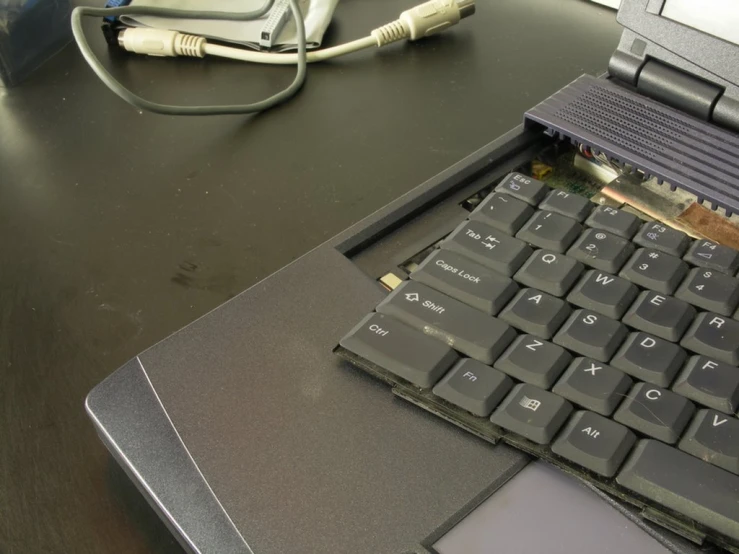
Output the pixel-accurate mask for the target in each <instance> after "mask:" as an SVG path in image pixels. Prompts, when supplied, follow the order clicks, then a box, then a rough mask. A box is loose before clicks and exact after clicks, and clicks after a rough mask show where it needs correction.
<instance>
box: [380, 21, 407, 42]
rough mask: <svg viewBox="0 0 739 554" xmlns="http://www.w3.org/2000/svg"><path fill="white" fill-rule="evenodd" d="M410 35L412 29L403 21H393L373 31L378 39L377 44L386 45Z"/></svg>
mask: <svg viewBox="0 0 739 554" xmlns="http://www.w3.org/2000/svg"><path fill="white" fill-rule="evenodd" d="M409 36H410V31H409V30H408V28H407V27H406V26H405V25H404V24H403V22H402V21H399V20H398V21H393V22H392V23H388V24H387V25H383V26H382V27H378V28H377V29H375V30H374V31H372V37H373V38H374V39H375V40H376V41H377V46H385V45H386V44H391V43H393V42H397V41H399V40H403V39H406V38H408V37H409Z"/></svg>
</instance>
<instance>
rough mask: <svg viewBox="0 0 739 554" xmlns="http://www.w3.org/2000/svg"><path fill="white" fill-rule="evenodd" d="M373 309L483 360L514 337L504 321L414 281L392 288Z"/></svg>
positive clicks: (497, 353)
mask: <svg viewBox="0 0 739 554" xmlns="http://www.w3.org/2000/svg"><path fill="white" fill-rule="evenodd" d="M377 311H378V312H379V313H381V314H386V315H390V316H393V317H395V318H397V319H399V320H400V321H402V322H403V323H405V324H406V325H409V326H410V327H413V328H415V329H418V330H419V331H422V332H423V333H425V334H426V335H429V336H431V337H434V338H436V339H438V340H440V341H442V342H444V343H446V344H448V345H449V346H451V347H452V348H454V349H456V350H458V351H459V352H461V353H463V354H466V355H467V356H469V357H470V358H475V359H476V360H479V361H481V362H483V363H486V364H492V363H493V361H495V359H496V358H497V357H498V356H500V354H501V353H502V352H503V350H505V348H506V347H507V346H508V345H509V344H510V343H511V342H512V341H513V339H514V338H516V332H515V331H514V330H513V328H512V327H510V326H509V325H508V324H507V323H504V322H502V321H500V320H499V319H495V318H494V317H491V316H489V315H486V314H484V313H482V312H481V311H479V310H476V309H475V308H471V307H470V306H467V305H465V304H463V303H462V302H459V301H458V300H454V299H453V298H450V297H449V296H446V295H445V294H442V293H440V292H438V291H435V290H434V289H432V288H430V287H427V286H426V285H423V284H421V283H416V282H414V281H406V282H404V283H403V284H402V285H400V286H399V287H398V288H396V289H395V290H394V291H393V292H392V293H390V295H389V296H388V297H387V298H385V300H383V301H382V302H381V303H380V305H379V306H377Z"/></svg>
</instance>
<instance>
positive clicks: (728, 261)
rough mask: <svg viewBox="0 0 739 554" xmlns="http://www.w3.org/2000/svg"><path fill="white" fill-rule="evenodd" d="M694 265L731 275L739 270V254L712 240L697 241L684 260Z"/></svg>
mask: <svg viewBox="0 0 739 554" xmlns="http://www.w3.org/2000/svg"><path fill="white" fill-rule="evenodd" d="M683 259H684V260H685V261H686V262H690V263H691V264H693V265H697V266H700V267H705V268H708V269H716V270H718V271H722V272H724V273H727V274H729V275H734V274H736V271H737V269H739V252H737V251H736V250H734V249H733V248H729V247H728V246H723V245H721V244H716V243H715V242H712V241H710V240H696V241H694V242H693V246H691V247H690V250H688V253H687V254H685V257H684V258H683Z"/></svg>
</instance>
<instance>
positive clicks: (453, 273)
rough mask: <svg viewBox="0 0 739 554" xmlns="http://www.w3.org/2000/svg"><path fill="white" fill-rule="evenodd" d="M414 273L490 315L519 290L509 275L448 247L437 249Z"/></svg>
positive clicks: (419, 279)
mask: <svg viewBox="0 0 739 554" xmlns="http://www.w3.org/2000/svg"><path fill="white" fill-rule="evenodd" d="M410 277H411V279H413V280H414V281H418V282H419V283H423V284H424V285H428V286H430V287H431V288H434V289H436V290H439V291H441V292H443V293H444V294H446V295H448V296H451V297H452V298H456V299H457V300H459V301H460V302H464V303H465V304H468V305H470V306H472V307H473V308H477V309H478V310H482V311H483V312H485V313H487V314H490V315H495V314H497V313H498V312H499V311H500V310H501V309H502V308H503V306H505V305H506V304H507V303H508V302H509V301H510V299H511V298H513V296H514V295H515V294H516V292H518V285H516V283H514V282H513V281H512V280H511V279H510V278H509V277H505V276H504V275H501V274H500V273H497V272H495V271H493V270H491V269H487V268H486V267H483V266H481V265H479V264H476V263H475V262H473V261H470V260H468V259H467V258H465V257H464V256H461V255H459V254H456V253H454V252H450V251H448V250H435V251H434V252H433V253H432V254H431V255H430V256H429V257H428V258H426V259H425V260H424V261H423V262H422V263H421V265H419V266H418V268H417V269H416V270H415V271H414V272H413V273H411V275H410Z"/></svg>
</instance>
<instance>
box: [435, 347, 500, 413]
mask: <svg viewBox="0 0 739 554" xmlns="http://www.w3.org/2000/svg"><path fill="white" fill-rule="evenodd" d="M511 388H513V381H512V380H511V378H510V377H508V376H507V375H503V374H502V373H501V372H500V371H497V370H495V369H493V368H492V367H490V366H487V365H485V364H483V363H480V362H478V361H477V360H473V359H471V358H465V359H463V360H460V361H459V362H458V363H457V364H456V365H455V366H454V367H453V368H452V370H451V371H450V372H449V373H447V374H446V375H445V376H444V378H443V379H442V380H441V381H439V382H438V383H437V385H436V386H435V387H434V389H433V393H434V394H435V395H436V396H438V397H440V398H443V399H444V400H446V401H447V402H451V403H452V404H454V405H456V406H459V407H460V408H462V409H463V410H467V411H468V412H470V413H472V414H474V415H476V416H480V417H488V416H489V415H490V413H491V412H492V411H493V408H495V407H496V406H497V405H498V404H500V401H501V400H503V398H504V397H505V395H506V394H508V393H509V392H510V390H511Z"/></svg>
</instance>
